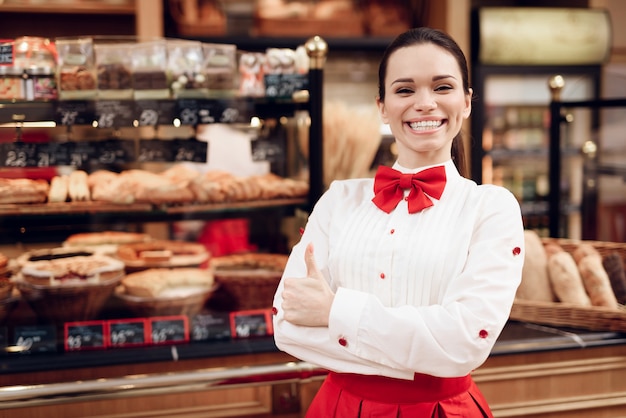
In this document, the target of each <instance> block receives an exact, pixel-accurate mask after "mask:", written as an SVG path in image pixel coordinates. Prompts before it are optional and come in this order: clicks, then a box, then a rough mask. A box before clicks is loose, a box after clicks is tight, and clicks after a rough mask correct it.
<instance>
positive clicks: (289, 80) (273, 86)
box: [264, 74, 309, 98]
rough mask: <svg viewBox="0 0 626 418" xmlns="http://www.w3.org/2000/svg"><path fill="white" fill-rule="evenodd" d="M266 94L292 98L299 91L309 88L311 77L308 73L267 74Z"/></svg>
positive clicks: (267, 95)
mask: <svg viewBox="0 0 626 418" xmlns="http://www.w3.org/2000/svg"><path fill="white" fill-rule="evenodd" d="M264 81H265V96H266V97H274V98H291V97H292V96H293V94H294V93H295V92H297V91H301V90H307V89H308V85H309V78H308V75H306V74H266V75H265V76H264Z"/></svg>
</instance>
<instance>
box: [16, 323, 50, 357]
mask: <svg viewBox="0 0 626 418" xmlns="http://www.w3.org/2000/svg"><path fill="white" fill-rule="evenodd" d="M56 341H57V338H56V329H55V326H54V325H24V326H17V327H15V328H14V329H13V345H14V346H16V347H19V349H20V352H29V353H50V352H55V351H57V345H56Z"/></svg>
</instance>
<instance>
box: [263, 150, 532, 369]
mask: <svg viewBox="0 0 626 418" xmlns="http://www.w3.org/2000/svg"><path fill="white" fill-rule="evenodd" d="M394 168H395V169H397V170H399V171H402V172H416V171H419V170H407V169H405V168H403V167H401V166H399V165H398V164H395V165H394ZM425 168H428V167H423V168H422V169H425ZM445 168H446V176H447V182H446V186H445V190H444V192H443V195H442V196H441V199H440V200H436V199H433V201H434V206H432V207H430V208H427V209H424V210H423V211H421V212H418V213H415V214H409V213H408V210H407V203H406V201H404V200H402V201H401V202H400V203H399V204H398V206H397V207H396V209H395V210H393V211H392V212H391V213H390V214H387V213H385V212H383V211H382V210H380V209H378V208H377V207H376V206H375V205H374V203H373V202H372V198H373V196H374V192H373V182H374V180H373V179H371V178H369V179H350V180H341V181H334V182H333V183H332V184H331V186H330V187H329V189H328V191H326V192H325V193H324V195H323V196H322V197H321V198H320V199H319V201H318V202H317V204H316V205H315V208H314V209H313V211H312V213H311V215H310V216H309V219H308V222H307V225H306V228H305V230H304V232H303V234H302V237H301V240H300V242H299V243H298V244H296V245H295V246H294V248H293V250H292V252H291V255H290V257H289V261H288V263H287V267H286V269H285V273H284V276H283V277H305V276H306V266H305V262H304V251H305V249H306V246H307V244H308V243H309V242H313V245H314V254H315V260H316V262H317V265H318V267H319V269H320V270H321V271H322V272H323V274H324V276H325V277H326V278H327V280H328V282H329V283H330V286H331V288H332V289H333V291H335V292H336V295H335V299H334V302H333V305H332V308H331V313H330V319H329V326H328V328H326V327H305V326H297V325H293V324H291V323H289V322H287V321H285V320H284V319H283V315H282V311H281V301H282V300H281V292H282V288H283V284H282V282H281V283H280V284H279V286H278V289H277V291H276V295H275V297H274V305H273V306H274V307H275V308H276V309H277V312H276V314H275V315H274V323H273V325H274V338H275V342H276V345H277V347H278V348H279V349H281V350H283V351H285V352H287V353H289V354H291V355H293V356H294V357H297V358H299V359H301V360H303V361H307V362H310V363H313V364H316V365H318V366H320V367H322V368H325V369H328V370H332V371H336V372H347V373H360V374H374V375H383V376H388V377H395V378H403V379H412V378H413V374H414V373H415V372H417V373H425V374H430V375H434V376H440V377H455V376H464V375H467V374H468V373H470V372H471V371H472V370H474V369H476V368H477V367H479V366H480V365H481V364H482V363H483V362H484V361H485V360H486V359H487V357H488V355H489V353H490V352H491V349H492V348H493V345H494V343H495V342H496V339H497V337H498V335H499V334H500V332H501V331H502V328H503V327H504V325H505V323H506V321H507V319H508V317H509V313H510V310H511V305H512V303H513V299H514V296H515V291H516V289H517V287H518V285H519V283H520V281H521V274H522V264H523V260H524V255H523V251H524V235H523V224H522V217H521V213H520V206H519V204H518V202H517V200H516V199H515V197H514V196H513V195H512V194H511V192H509V191H508V190H507V189H505V188H502V187H499V186H494V185H481V186H478V185H476V183H474V182H473V181H471V180H468V179H466V178H464V177H462V176H461V175H460V174H459V173H458V171H457V169H456V167H455V166H454V164H453V162H452V161H451V160H450V161H448V162H447V163H446V164H445Z"/></svg>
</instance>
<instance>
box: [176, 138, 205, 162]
mask: <svg viewBox="0 0 626 418" xmlns="http://www.w3.org/2000/svg"><path fill="white" fill-rule="evenodd" d="M172 147H173V149H174V152H173V156H174V161H175V162H182V161H190V162H194V163H206V162H207V155H208V150H209V144H208V143H207V142H203V141H198V140H197V139H195V138H188V139H175V140H174V141H172Z"/></svg>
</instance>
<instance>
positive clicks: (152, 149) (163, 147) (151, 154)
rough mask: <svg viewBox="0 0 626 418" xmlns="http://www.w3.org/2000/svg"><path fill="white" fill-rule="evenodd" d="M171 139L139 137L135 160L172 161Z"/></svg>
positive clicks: (172, 146)
mask: <svg viewBox="0 0 626 418" xmlns="http://www.w3.org/2000/svg"><path fill="white" fill-rule="evenodd" d="M173 148H174V145H173V143H172V141H161V140H158V139H141V140H140V141H139V151H138V155H137V161H140V162H150V161H159V162H168V161H173V156H172V149H173Z"/></svg>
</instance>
